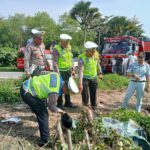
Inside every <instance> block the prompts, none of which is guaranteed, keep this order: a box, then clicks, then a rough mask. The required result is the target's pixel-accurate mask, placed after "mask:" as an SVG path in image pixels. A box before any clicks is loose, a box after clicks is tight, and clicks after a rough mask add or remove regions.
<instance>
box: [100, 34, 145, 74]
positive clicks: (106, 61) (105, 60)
mask: <svg viewBox="0 0 150 150" xmlns="http://www.w3.org/2000/svg"><path fill="white" fill-rule="evenodd" d="M104 42H105V43H104V48H103V51H102V57H101V58H102V60H101V66H102V68H105V71H106V72H112V61H111V59H112V58H113V57H114V56H115V55H119V56H120V57H126V55H127V54H129V53H134V54H135V55H137V53H138V52H142V51H143V46H142V42H141V41H140V40H139V39H137V38H135V37H132V36H116V37H112V38H105V40H104Z"/></svg>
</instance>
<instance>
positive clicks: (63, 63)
mask: <svg viewBox="0 0 150 150" xmlns="http://www.w3.org/2000/svg"><path fill="white" fill-rule="evenodd" d="M71 39H72V37H71V36H69V35H67V34H61V35H60V44H58V45H56V46H55V47H54V51H53V64H54V67H53V69H54V71H56V72H58V73H59V74H60V75H61V76H62V78H63V80H64V81H68V80H69V77H70V76H71V74H72V72H73V56H72V52H71V46H70V43H69V42H70V40H71ZM57 106H58V107H59V108H62V109H63V99H62V95H61V96H60V97H59V99H58V104H57ZM64 106H65V107H70V108H75V107H76V106H75V105H73V103H72V102H71V98H70V94H65V104H64Z"/></svg>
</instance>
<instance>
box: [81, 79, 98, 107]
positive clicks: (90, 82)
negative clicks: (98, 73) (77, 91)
mask: <svg viewBox="0 0 150 150" xmlns="http://www.w3.org/2000/svg"><path fill="white" fill-rule="evenodd" d="M97 85H98V82H97V79H85V78H83V91H82V93H81V94H82V103H83V105H88V104H89V93H90V103H91V106H97V104H96V100H97V94H96V91H97Z"/></svg>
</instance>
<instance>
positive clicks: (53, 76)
mask: <svg viewBox="0 0 150 150" xmlns="http://www.w3.org/2000/svg"><path fill="white" fill-rule="evenodd" d="M56 86H57V75H56V74H50V87H56Z"/></svg>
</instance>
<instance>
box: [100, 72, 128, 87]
mask: <svg viewBox="0 0 150 150" xmlns="http://www.w3.org/2000/svg"><path fill="white" fill-rule="evenodd" d="M128 82H129V80H128V78H126V77H124V76H120V75H117V74H106V75H104V78H103V80H99V81H98V88H99V89H100V90H115V89H121V88H124V87H126V86H127V85H128Z"/></svg>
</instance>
